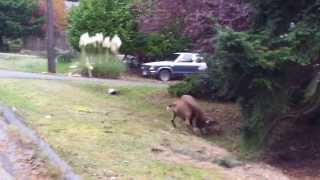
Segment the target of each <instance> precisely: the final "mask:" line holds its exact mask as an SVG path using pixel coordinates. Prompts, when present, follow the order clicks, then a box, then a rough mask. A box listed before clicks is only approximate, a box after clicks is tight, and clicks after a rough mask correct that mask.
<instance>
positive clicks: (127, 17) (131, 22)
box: [68, 0, 137, 53]
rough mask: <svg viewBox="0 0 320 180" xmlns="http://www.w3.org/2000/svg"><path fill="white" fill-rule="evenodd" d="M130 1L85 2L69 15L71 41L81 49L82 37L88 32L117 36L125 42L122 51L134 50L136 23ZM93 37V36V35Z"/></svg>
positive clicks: (105, 0) (96, 0) (94, 0)
mask: <svg viewBox="0 0 320 180" xmlns="http://www.w3.org/2000/svg"><path fill="white" fill-rule="evenodd" d="M130 5H131V1H130V0H118V1H114V0H83V1H81V2H80V6H79V7H76V8H73V9H72V11H71V12H70V15H69V26H68V33H69V41H70V43H71V45H72V46H73V47H74V48H76V49H79V40H80V36H81V35H82V34H84V33H86V32H90V33H93V34H95V33H100V32H102V33H103V34H108V35H115V34H119V36H120V38H121V39H122V41H123V44H124V45H123V46H122V48H121V51H122V52H124V53H127V52H129V51H130V49H132V46H133V45H132V42H133V38H134V37H135V34H136V31H137V30H136V29H137V28H136V23H135V19H134V16H133V14H132V13H131V11H130ZM91 35H92V34H91Z"/></svg>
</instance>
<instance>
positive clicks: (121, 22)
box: [68, 0, 190, 61]
mask: <svg viewBox="0 0 320 180" xmlns="http://www.w3.org/2000/svg"><path fill="white" fill-rule="evenodd" d="M132 2H133V1H132V0H120V1H113V0H83V1H81V2H80V6H79V7H77V8H74V9H73V10H72V11H71V13H70V15H69V27H68V32H69V41H70V43H71V45H72V46H73V47H74V48H76V49H78V50H79V39H80V36H81V35H82V34H83V33H86V32H90V33H92V34H91V35H93V34H95V33H98V32H102V33H103V34H110V35H114V34H119V36H120V38H121V39H122V40H123V44H124V45H123V46H122V47H121V49H120V51H121V52H122V53H124V54H132V55H137V56H139V58H142V59H145V60H147V61H148V60H159V59H161V58H163V57H165V56H167V55H168V54H170V53H173V52H177V51H183V50H184V49H186V48H188V47H189V45H190V41H189V39H187V38H185V37H182V36H181V35H179V34H180V32H179V30H178V29H177V28H176V27H175V26H170V27H167V28H165V30H164V31H161V32H158V33H150V34H146V33H142V32H138V28H137V24H136V17H135V15H134V14H133V13H132V12H131V9H130V7H131V6H132Z"/></svg>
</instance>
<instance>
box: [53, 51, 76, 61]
mask: <svg viewBox="0 0 320 180" xmlns="http://www.w3.org/2000/svg"><path fill="white" fill-rule="evenodd" d="M77 57H78V54H77V53H75V52H68V53H65V54H60V55H58V56H57V62H58V63H71V62H72V60H74V59H76V58H77Z"/></svg>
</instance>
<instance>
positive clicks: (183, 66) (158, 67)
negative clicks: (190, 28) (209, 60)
mask: <svg viewBox="0 0 320 180" xmlns="http://www.w3.org/2000/svg"><path fill="white" fill-rule="evenodd" d="M206 69H207V64H206V63H205V62H204V58H203V57H202V56H200V54H198V53H188V52H181V53H174V54H172V55H170V56H169V57H168V58H166V60H165V61H158V62H151V63H144V64H142V66H141V70H142V75H143V76H153V77H157V78H159V79H160V80H162V81H169V80H170V79H172V78H175V77H183V76H187V75H191V74H195V73H200V72H203V71H204V70H206Z"/></svg>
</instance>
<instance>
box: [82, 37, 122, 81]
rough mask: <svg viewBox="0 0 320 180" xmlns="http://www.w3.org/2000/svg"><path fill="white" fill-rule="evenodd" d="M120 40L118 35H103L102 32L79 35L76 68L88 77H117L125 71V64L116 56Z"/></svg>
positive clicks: (120, 43)
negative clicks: (78, 55)
mask: <svg viewBox="0 0 320 180" xmlns="http://www.w3.org/2000/svg"><path fill="white" fill-rule="evenodd" d="M121 45H122V41H121V39H120V37H119V36H118V35H115V36H114V37H112V38H110V37H104V35H103V34H102V33H97V34H96V35H95V36H90V35H89V33H84V34H82V35H81V37H80V41H79V46H80V50H81V56H80V57H81V58H80V63H79V66H78V69H79V71H80V73H81V74H82V75H85V76H88V77H103V78H118V77H119V76H120V75H121V74H122V73H124V72H125V71H126V66H125V64H123V63H122V62H121V60H120V59H118V58H117V55H118V54H119V49H120V47H121Z"/></svg>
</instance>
